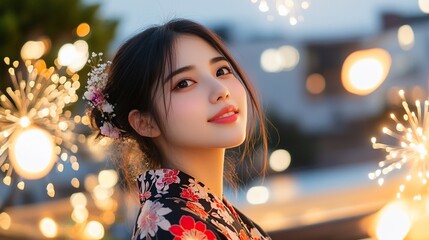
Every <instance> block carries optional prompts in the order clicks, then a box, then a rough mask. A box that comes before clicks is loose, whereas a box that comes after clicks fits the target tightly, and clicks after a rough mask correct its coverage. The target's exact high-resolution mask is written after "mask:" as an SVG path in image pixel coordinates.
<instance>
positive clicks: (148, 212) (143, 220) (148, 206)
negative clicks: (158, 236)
mask: <svg viewBox="0 0 429 240" xmlns="http://www.w3.org/2000/svg"><path fill="white" fill-rule="evenodd" d="M163 206H164V205H163V204H161V203H159V202H155V203H154V202H152V201H151V200H147V201H146V202H145V203H144V204H143V206H142V209H141V212H140V215H139V217H138V219H137V228H138V229H137V231H138V232H139V233H140V238H144V237H146V236H147V235H148V234H149V235H150V236H152V237H154V236H155V233H156V232H157V231H158V227H160V228H161V229H163V230H168V229H169V228H170V227H171V224H170V222H169V221H168V220H167V219H165V217H164V215H167V214H168V213H170V212H171V209H170V208H166V207H163Z"/></svg>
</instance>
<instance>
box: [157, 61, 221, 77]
mask: <svg viewBox="0 0 429 240" xmlns="http://www.w3.org/2000/svg"><path fill="white" fill-rule="evenodd" d="M220 61H227V62H228V60H227V59H226V58H225V57H224V56H218V57H214V58H212V59H211V60H210V64H215V63H217V62H220ZM194 68H195V66H193V65H190V66H185V67H181V68H178V69H176V70H174V71H172V72H171V73H170V74H169V75H168V76H167V78H166V79H165V80H170V79H172V78H173V77H174V76H176V75H178V74H180V73H183V72H187V71H190V70H192V69H194Z"/></svg>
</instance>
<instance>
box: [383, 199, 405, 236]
mask: <svg viewBox="0 0 429 240" xmlns="http://www.w3.org/2000/svg"><path fill="white" fill-rule="evenodd" d="M379 214H380V215H379V218H378V221H377V223H376V235H377V239H380V240H385V239H386V240H387V239H389V240H395V239H404V238H405V236H407V234H408V232H409V231H410V228H411V219H410V216H409V214H408V208H407V206H406V205H405V203H403V202H401V201H395V202H392V203H389V204H388V205H386V206H385V207H384V208H383V209H382V210H381V211H380V213H379Z"/></svg>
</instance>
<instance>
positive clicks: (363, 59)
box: [341, 48, 392, 95]
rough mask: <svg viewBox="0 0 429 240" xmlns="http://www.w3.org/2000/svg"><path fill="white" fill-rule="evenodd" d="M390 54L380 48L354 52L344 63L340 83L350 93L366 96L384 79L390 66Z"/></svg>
mask: <svg viewBox="0 0 429 240" xmlns="http://www.w3.org/2000/svg"><path fill="white" fill-rule="evenodd" d="M391 62H392V60H391V57H390V54H389V53H388V52H387V51H386V50H384V49H380V48H374V49H368V50H362V51H356V52H353V53H352V54H350V55H349V56H348V57H347V58H346V60H345V61H344V64H343V67H342V70H341V81H342V83H343V86H344V88H345V89H346V90H347V91H349V92H350V93H353V94H357V95H368V94H370V93H372V92H373V91H374V90H376V89H377V88H378V87H379V86H380V85H381V84H382V83H383V82H384V80H385V79H386V77H387V74H388V73H389V70H390V65H391Z"/></svg>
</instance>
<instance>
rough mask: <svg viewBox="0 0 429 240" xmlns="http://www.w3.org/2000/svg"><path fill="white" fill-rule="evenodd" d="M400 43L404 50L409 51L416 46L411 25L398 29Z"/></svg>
mask: <svg viewBox="0 0 429 240" xmlns="http://www.w3.org/2000/svg"><path fill="white" fill-rule="evenodd" d="M398 42H399V46H400V47H401V48H402V49H403V50H409V49H411V48H412V47H413V45H414V31H413V29H412V28H411V26H410V25H402V26H401V27H400V28H399V29H398Z"/></svg>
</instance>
